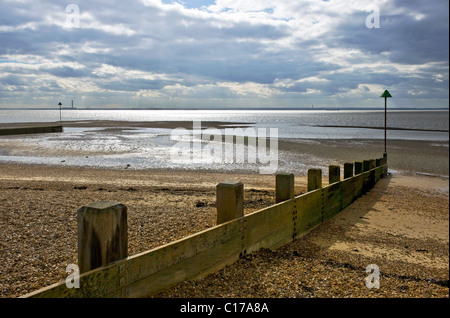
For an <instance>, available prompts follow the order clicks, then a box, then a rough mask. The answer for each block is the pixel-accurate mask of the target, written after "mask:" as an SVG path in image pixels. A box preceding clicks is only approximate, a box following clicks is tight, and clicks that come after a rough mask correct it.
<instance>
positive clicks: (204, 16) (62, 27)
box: [0, 0, 448, 106]
mask: <svg viewBox="0 0 450 318" xmlns="http://www.w3.org/2000/svg"><path fill="white" fill-rule="evenodd" d="M408 3H409V2H401V1H400V0H380V1H375V2H374V1H372V0H361V1H359V0H358V1H356V0H354V1H347V0H345V1H344V0H334V1H315V0H302V1H291V0H279V1H271V0H259V1H252V0H217V1H216V2H215V3H214V4H212V5H209V6H203V7H199V8H187V7H186V6H183V5H182V4H181V3H177V2H175V1H174V2H173V3H170V4H166V3H163V2H162V1H161V0H142V1H141V0H139V1H137V0H136V1H127V2H118V3H114V4H111V3H110V2H108V1H104V0H102V1H97V2H90V1H83V0H80V1H79V3H77V5H78V6H79V8H80V28H76V29H73V28H68V27H67V24H66V18H67V13H66V11H65V4H57V3H54V2H51V1H21V2H17V1H14V2H5V1H4V2H3V4H2V3H0V12H2V14H3V15H4V16H5V17H6V16H7V17H8V19H3V20H1V21H8V23H6V22H5V24H4V25H0V40H1V41H2V46H1V47H0V71H1V72H2V73H1V75H0V84H1V86H0V106H1V105H2V104H5V103H6V102H4V101H5V100H7V103H11V102H12V103H14V97H11V96H20V100H23V98H27V97H28V98H31V96H32V97H33V98H36V99H38V100H45V98H46V97H47V98H53V96H54V95H55V94H67V95H72V94H78V95H80V98H82V97H83V96H85V95H89V96H90V98H91V100H95V98H96V96H98V98H99V99H101V100H108V97H107V94H108V93H109V94H110V96H111V98H110V100H109V101H108V103H109V104H112V103H116V102H117V100H122V99H120V98H119V96H122V97H123V99H124V100H125V99H126V98H130V96H131V97H132V98H140V99H145V98H148V99H151V100H152V101H154V102H155V101H156V102H157V101H160V102H161V104H164V101H165V100H174V99H177V98H179V99H181V98H182V99H183V100H184V101H189V100H192V101H194V100H195V102H197V101H198V100H199V99H203V100H205V104H208V102H207V100H208V99H209V100H217V99H223V100H228V101H229V103H230V105H234V104H236V103H237V102H238V101H239V100H244V101H246V102H247V101H249V100H251V99H255V100H267V101H270V102H271V103H273V105H277V100H284V101H286V100H287V99H289V100H293V101H295V100H296V99H298V100H300V101H301V100H302V99H303V98H306V97H307V98H309V99H308V101H310V100H311V98H315V97H317V98H321V100H323V99H329V100H330V104H334V103H335V102H336V101H335V100H334V99H337V100H339V101H341V100H342V99H344V98H365V99H367V98H369V97H370V96H372V95H373V96H374V97H375V98H376V97H378V95H379V94H380V93H379V92H378V90H379V89H384V88H385V87H386V86H392V87H395V88H399V90H400V91H401V92H404V95H405V96H407V95H411V92H416V91H418V89H417V88H418V87H421V89H420V90H422V91H426V92H427V94H425V95H424V96H427V97H428V96H429V97H430V98H431V97H433V98H434V99H435V100H436V99H437V100H439V99H440V100H441V101H442V104H443V105H448V89H447V90H446V87H448V48H446V47H447V46H448V25H445V26H443V25H442V23H441V22H442V15H443V13H442V12H443V11H445V10H444V9H445V8H447V7H448V4H445V3H443V4H438V5H435V6H434V7H429V6H428V5H427V4H422V3H420V2H414V3H412V4H410V5H409V4H408ZM373 4H375V5H377V6H379V8H380V12H381V20H382V21H381V22H382V27H381V28H380V29H377V30H376V29H367V28H366V27H365V19H366V17H367V15H368V12H367V11H366V9H367V8H369V7H370V5H373ZM439 5H440V6H442V8H440V7H439ZM444 16H445V14H444ZM446 19H447V21H448V15H447V17H446ZM411 28H413V29H414V28H415V29H414V30H411ZM419 31H420V32H419ZM424 41H425V43H427V47H421V46H419V44H418V43H421V42H424ZM430 45H431V46H430ZM445 52H447V55H446V54H445ZM19 84H20V85H19ZM1 88H2V89H3V91H2V90H1ZM6 91H7V92H8V94H6V93H5V92H6ZM27 94H28V95H27ZM96 94H98V95H96ZM6 96H8V98H7V99H6ZM17 98H19V97H17ZM105 103H106V102H105ZM296 104H297V103H296V102H293V105H296ZM192 105H193V106H195V105H194V102H192Z"/></svg>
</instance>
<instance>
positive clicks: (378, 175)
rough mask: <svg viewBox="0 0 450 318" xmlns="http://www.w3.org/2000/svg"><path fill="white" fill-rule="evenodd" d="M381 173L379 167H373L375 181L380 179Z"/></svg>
mask: <svg viewBox="0 0 450 318" xmlns="http://www.w3.org/2000/svg"><path fill="white" fill-rule="evenodd" d="M381 173H382V171H381V168H380V167H377V168H376V169H375V183H377V182H378V181H379V180H380V179H381Z"/></svg>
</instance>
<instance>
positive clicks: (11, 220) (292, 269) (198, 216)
mask: <svg viewBox="0 0 450 318" xmlns="http://www.w3.org/2000/svg"><path fill="white" fill-rule="evenodd" d="M164 125H165V127H167V123H165V124H164ZM175 126H176V127H178V126H179V123H173V126H170V127H175ZM388 147H389V148H388V153H389V157H388V163H389V168H390V171H391V174H390V175H389V176H388V177H387V178H384V179H382V180H381V181H380V182H379V183H378V184H377V185H376V187H375V188H374V189H373V190H372V191H371V192H370V193H368V194H366V195H364V196H363V197H361V198H359V199H358V200H357V201H356V202H355V203H354V204H352V205H350V206H349V207H347V208H346V209H345V210H344V211H343V212H342V213H341V214H339V215H337V216H336V217H334V218H333V219H331V220H329V221H328V222H326V223H324V224H322V225H320V226H319V227H317V228H315V229H314V230H312V231H311V232H309V233H307V234H306V235H304V236H303V237H301V238H299V239H297V240H296V241H295V242H293V243H291V244H288V245H286V246H284V247H281V248H279V249H277V250H261V251H259V252H256V253H254V254H251V255H247V256H245V257H243V258H242V259H241V260H239V261H238V262H237V263H235V264H233V265H230V266H228V267H226V268H224V269H223V270H221V271H219V272H218V273H215V274H212V275H210V276H209V277H207V278H205V279H203V280H198V281H192V282H185V283H182V284H180V285H178V286H175V287H174V288H172V289H170V290H168V291H165V292H162V293H161V294H159V295H157V297H448V293H449V288H448V275H449V274H448V273H449V267H448V259H449V253H448V250H449V228H448V223H449V215H448V214H449V213H448V208H449V192H448V142H427V141H404V140H392V141H389V143H388ZM279 148H280V150H281V151H286V152H289V153H291V154H292V156H293V158H295V156H296V154H298V155H301V158H302V160H310V162H308V163H307V164H308V165H309V166H319V167H326V166H327V165H329V164H336V163H337V164H340V165H341V166H342V165H343V163H344V162H347V161H351V162H353V161H360V160H363V159H370V158H378V157H380V156H382V153H383V145H382V143H380V141H379V140H360V141H358V142H356V143H355V142H354V141H348V140H281V141H279ZM289 172H292V173H294V174H295V176H296V178H295V193H296V195H297V194H301V193H304V192H305V191H306V172H307V170H305V169H296V170H293V171H289ZM326 173H327V171H324V174H325V175H326ZM326 179H327V178H326V177H324V185H326V184H327V181H326ZM225 180H235V181H241V182H243V183H244V189H245V192H244V213H249V212H252V211H256V210H259V209H261V208H264V207H267V206H270V205H272V204H274V203H275V176H274V175H261V174H258V173H240V172H237V171H214V170H208V169H198V170H186V169H136V168H135V167H132V166H130V167H127V166H124V167H122V168H115V169H112V168H101V167H98V168H92V167H76V166H68V165H66V164H65V162H60V163H59V164H58V165H42V164H41V165H38V164H18V163H11V162H2V163H0V189H1V191H0V207H1V210H2V213H1V215H0V231H1V233H2V241H1V243H0V244H1V247H0V278H1V279H0V297H18V296H22V295H24V294H26V293H28V292H31V291H34V290H37V289H40V288H42V287H46V286H48V285H51V284H53V283H56V282H59V281H63V280H64V279H65V278H66V276H67V273H66V271H65V269H66V266H67V265H68V264H71V263H74V264H76V263H77V225H76V211H77V210H78V209H79V208H81V207H82V206H83V205H88V204H90V203H92V202H96V201H117V202H121V203H123V204H124V205H126V206H127V207H128V224H129V225H128V251H129V252H128V254H129V255H135V254H137V253H141V252H143V251H146V250H149V249H152V248H155V247H158V246H161V245H163V244H166V243H169V242H173V241H175V240H177V239H180V238H183V237H185V236H187V235H190V234H193V233H197V232H199V231H202V230H204V229H207V228H210V227H212V226H214V225H215V224H216V207H215V186H216V185H217V184H218V183H220V182H222V181H225ZM369 264H376V265H377V266H378V267H379V268H380V272H381V287H380V288H379V289H368V288H367V287H366V286H365V283H364V281H365V278H366V277H367V275H368V274H367V273H366V271H365V270H366V267H367V266H368V265H369Z"/></svg>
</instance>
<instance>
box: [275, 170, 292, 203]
mask: <svg viewBox="0 0 450 318" xmlns="http://www.w3.org/2000/svg"><path fill="white" fill-rule="evenodd" d="M275 181H276V182H275V202H276V203H279V202H282V201H286V200H289V199H293V198H294V196H295V195H294V174H293V173H291V174H277V175H276V178H275Z"/></svg>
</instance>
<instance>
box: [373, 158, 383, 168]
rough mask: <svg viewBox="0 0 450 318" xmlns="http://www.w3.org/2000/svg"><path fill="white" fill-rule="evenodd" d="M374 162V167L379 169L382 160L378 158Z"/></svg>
mask: <svg viewBox="0 0 450 318" xmlns="http://www.w3.org/2000/svg"><path fill="white" fill-rule="evenodd" d="M375 160H376V164H375V165H376V167H377V168H378V167H380V166H381V160H382V159H380V158H378V159H375Z"/></svg>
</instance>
